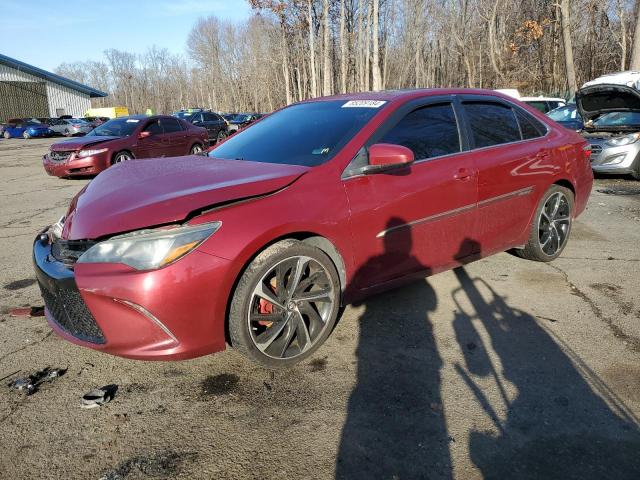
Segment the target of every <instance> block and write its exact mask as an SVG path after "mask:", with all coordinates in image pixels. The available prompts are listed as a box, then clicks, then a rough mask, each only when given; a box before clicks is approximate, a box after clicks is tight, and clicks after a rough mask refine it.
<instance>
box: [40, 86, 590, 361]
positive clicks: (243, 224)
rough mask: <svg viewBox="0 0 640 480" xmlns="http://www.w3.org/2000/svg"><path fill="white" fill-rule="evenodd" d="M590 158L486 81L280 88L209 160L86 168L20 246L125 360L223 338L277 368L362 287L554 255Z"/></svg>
mask: <svg viewBox="0 0 640 480" xmlns="http://www.w3.org/2000/svg"><path fill="white" fill-rule="evenodd" d="M282 132H286V135H283V134H282ZM589 154H590V151H589V149H588V148H587V145H586V142H585V141H584V139H583V138H581V137H580V136H579V135H577V134H576V133H574V132H571V131H569V130H566V129H564V128H562V127H559V126H558V125H556V124H555V123H554V122H553V121H551V120H549V119H548V118H546V117H545V116H543V115H542V114H539V113H537V112H536V111H535V110H532V109H530V108H528V107H526V106H525V105H523V104H521V103H519V102H517V101H516V100H513V99H512V98H509V97H505V96H503V95H500V94H497V93H495V92H489V91H483V90H415V91H406V92H401V91H397V92H383V93H366V94H359V95H347V96H336V97H327V98H321V99H316V100H312V101H308V102H302V103H298V104H294V105H291V106H288V107H286V108H284V109H282V110H280V111H278V112H276V113H274V114H272V115H270V116H269V117H267V118H264V119H263V120H261V121H260V122H256V123H255V124H254V125H252V126H250V127H248V128H247V129H246V130H242V131H241V132H239V133H238V134H236V135H234V136H233V137H231V138H229V139H228V140H227V141H226V142H224V143H222V144H220V145H219V146H217V147H216V148H215V149H213V150H212V151H211V152H210V154H209V158H207V157H203V156H192V157H185V158H180V159H175V160H172V159H168V160H166V161H164V162H163V163H162V168H154V165H157V163H154V161H153V160H141V161H137V162H125V163H123V164H121V165H117V166H116V167H114V168H110V169H108V170H107V171H105V172H104V173H102V174H101V175H99V176H98V177H97V178H96V179H94V180H93V181H92V182H91V183H90V184H88V185H87V186H86V187H85V188H84V189H83V190H82V191H81V192H80V193H79V194H78V195H77V196H76V198H75V199H74V200H73V202H72V204H71V206H70V208H69V210H68V213H67V214H66V216H65V217H64V218H63V219H61V221H60V222H59V223H58V224H56V225H53V226H52V227H50V228H49V229H47V230H46V231H45V232H43V233H42V234H41V235H40V236H39V237H38V238H37V239H36V241H35V243H34V260H35V265H36V273H37V278H38V281H39V284H40V287H41V290H42V295H43V297H44V300H45V303H46V315H47V318H48V320H49V322H50V324H51V325H52V327H53V328H54V330H55V331H56V332H58V333H59V334H60V335H62V336H63V337H65V338H67V339H68V340H70V341H72V342H74V343H77V344H79V345H84V346H86V347H90V348H94V349H97V350H101V351H104V352H107V353H112V354H115V355H120V356H124V357H129V358H137V359H185V358H191V357H196V356H199V355H204V354H208V353H212V352H216V351H219V350H222V349H224V348H225V344H226V343H227V342H228V343H230V344H231V346H233V347H234V348H236V349H238V350H239V351H241V352H243V353H244V354H245V355H247V356H248V357H249V358H251V359H252V360H254V361H257V362H259V363H261V364H264V365H267V366H270V367H280V366H287V365H290V364H292V363H295V362H298V361H300V360H302V359H303V358H305V357H307V356H308V355H310V354H311V353H312V352H314V351H315V350H316V349H317V348H318V347H319V346H320V345H321V344H322V343H323V342H324V341H325V339H326V338H327V337H328V336H329V334H330V333H331V330H332V328H333V326H334V325H335V322H336V319H337V317H338V313H339V311H340V306H341V305H344V304H348V303H350V302H353V301H354V300H356V299H361V298H362V297H364V296H366V295H371V294H372V293H375V292H378V291H380V290H383V289H388V288H391V287H395V286H398V285H400V284H402V283H404V282H407V281H408V280H411V279H413V278H416V277H424V276H427V275H429V274H433V273H436V272H439V271H442V270H445V269H450V268H452V267H455V266H457V265H461V264H464V263H466V262H469V261H471V260H475V259H478V258H481V257H486V256H488V255H491V254H493V253H496V252H501V251H504V250H507V249H516V251H517V252H519V254H520V255H521V256H522V257H524V258H528V259H531V260H538V261H544V262H546V261H550V260H553V259H555V258H556V257H557V256H558V255H560V253H561V252H562V250H563V248H564V247H565V245H566V243H567V240H568V238H569V233H570V231H571V224H572V221H573V219H575V218H576V216H577V215H579V214H580V213H581V212H582V211H583V210H584V208H585V205H586V203H587V199H588V197H589V193H590V190H591V185H592V182H593V177H592V173H591V167H590V165H589Z"/></svg>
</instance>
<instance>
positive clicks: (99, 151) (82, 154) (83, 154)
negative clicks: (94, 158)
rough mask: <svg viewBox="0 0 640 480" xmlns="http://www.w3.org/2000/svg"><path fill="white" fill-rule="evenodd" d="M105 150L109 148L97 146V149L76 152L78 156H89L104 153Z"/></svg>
mask: <svg viewBox="0 0 640 480" xmlns="http://www.w3.org/2000/svg"><path fill="white" fill-rule="evenodd" d="M107 150H109V149H108V148H99V149H97V150H80V153H78V157H80V158H84V157H90V156H91V155H98V154H99V153H104V152H106V151H107Z"/></svg>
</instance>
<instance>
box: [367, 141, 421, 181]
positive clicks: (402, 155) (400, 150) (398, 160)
mask: <svg viewBox="0 0 640 480" xmlns="http://www.w3.org/2000/svg"><path fill="white" fill-rule="evenodd" d="M414 160H415V157H414V155H413V152H412V151H411V150H410V149H408V148H407V147H403V146H402V145H393V144H391V143H376V144H375V145H371V146H370V147H369V165H365V166H364V167H362V173H363V174H373V173H382V172H387V171H389V170H397V169H399V168H403V167H407V166H409V165H411V164H412V163H413V162H414Z"/></svg>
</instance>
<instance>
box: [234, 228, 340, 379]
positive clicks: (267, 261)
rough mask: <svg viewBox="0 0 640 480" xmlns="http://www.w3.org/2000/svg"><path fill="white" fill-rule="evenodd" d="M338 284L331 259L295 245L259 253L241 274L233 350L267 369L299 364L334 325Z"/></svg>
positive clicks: (289, 242) (292, 242)
mask: <svg viewBox="0 0 640 480" xmlns="http://www.w3.org/2000/svg"><path fill="white" fill-rule="evenodd" d="M339 306H340V281H339V278H338V273H337V271H336V268H335V266H334V264H333V262H332V261H331V259H330V258H329V257H328V256H327V255H326V254H325V253H324V252H323V251H322V250H319V249H318V248H315V247H312V246H310V245H306V244H305V243H302V242H299V241H296V240H284V241H281V242H278V243H276V244H274V245H272V246H270V247H269V248H267V249H265V250H264V251H263V252H261V253H260V254H259V255H258V256H257V257H256V258H255V259H254V260H253V261H252V262H251V263H250V264H249V266H248V267H247V269H246V270H245V271H244V273H243V274H242V277H241V278H240V281H239V282H238V286H237V287H236V290H235V292H234V294H233V298H232V300H231V306H230V311H229V336H230V338H231V345H232V346H233V348H235V349H236V350H238V351H239V352H241V353H242V354H244V355H245V356H247V357H248V358H249V359H250V360H252V361H254V362H257V363H259V364H261V365H263V366H265V367H269V368H284V367H289V366H291V365H293V364H295V363H298V362H300V361H302V360H304V359H305V358H307V357H308V356H309V355H311V354H312V353H313V352H314V351H316V350H317V349H318V348H319V347H320V345H322V344H323V343H324V341H325V340H326V339H327V337H328V336H329V335H330V334H331V331H332V329H333V327H334V325H335V323H336V319H337V317H338V311H339Z"/></svg>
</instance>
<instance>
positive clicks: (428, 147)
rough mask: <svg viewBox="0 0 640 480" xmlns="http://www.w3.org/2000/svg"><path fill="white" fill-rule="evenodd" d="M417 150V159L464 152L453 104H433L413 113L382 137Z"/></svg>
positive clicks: (386, 141) (385, 140)
mask: <svg viewBox="0 0 640 480" xmlns="http://www.w3.org/2000/svg"><path fill="white" fill-rule="evenodd" d="M380 142H381V143H392V144H395V145H402V146H404V147H407V148H409V149H411V150H412V151H413V154H414V155H415V158H416V160H422V159H425V158H432V157H439V156H442V155H449V154H451V153H458V152H459V151H460V136H459V134H458V123H457V122H456V116H455V114H454V112H453V107H452V106H451V104H449V103H446V104H440V105H429V106H426V107H422V108H419V109H417V110H414V111H413V112H411V113H409V114H408V115H407V116H406V117H404V118H403V119H402V120H400V122H399V123H398V124H397V125H396V126H395V127H393V128H392V129H391V130H390V131H389V132H387V133H386V135H385V136H384V137H383V138H382V139H381V140H380Z"/></svg>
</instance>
